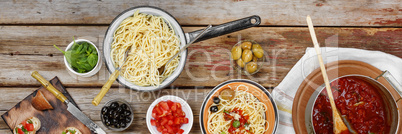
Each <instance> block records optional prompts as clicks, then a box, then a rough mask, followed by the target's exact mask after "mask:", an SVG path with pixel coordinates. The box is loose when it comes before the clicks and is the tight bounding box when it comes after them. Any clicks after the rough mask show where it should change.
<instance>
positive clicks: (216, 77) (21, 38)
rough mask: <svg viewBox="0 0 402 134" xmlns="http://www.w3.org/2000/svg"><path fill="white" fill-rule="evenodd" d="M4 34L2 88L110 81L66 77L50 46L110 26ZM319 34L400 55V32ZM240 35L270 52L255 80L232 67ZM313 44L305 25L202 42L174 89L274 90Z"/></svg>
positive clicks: (97, 35)
mask: <svg viewBox="0 0 402 134" xmlns="http://www.w3.org/2000/svg"><path fill="white" fill-rule="evenodd" d="M199 28H200V27H185V28H184V30H185V31H187V32H188V31H193V30H197V29H199ZM1 30H2V31H4V32H0V63H2V64H0V86H32V85H35V86H38V85H39V83H38V82H36V80H34V79H33V78H31V76H30V73H31V72H32V71H34V70H37V71H39V72H40V73H41V74H42V75H43V76H45V78H47V79H51V78H52V77H54V76H59V78H60V79H61V81H62V82H63V84H64V85H65V86H80V87H82V86H97V87H100V86H102V85H103V84H104V82H105V81H106V79H107V78H108V74H109V73H108V72H107V71H106V69H105V67H104V66H103V68H102V69H101V71H100V72H99V73H98V74H97V75H95V76H94V77H92V78H78V79H77V78H76V77H74V76H72V75H70V74H69V73H68V71H67V70H66V68H65V66H64V62H63V57H62V55H61V53H60V52H59V51H57V50H56V49H55V48H54V47H53V46H52V45H53V44H57V45H58V46H59V47H61V48H62V49H63V48H65V46H66V45H67V44H68V43H69V42H70V41H72V36H75V37H78V38H87V39H90V40H92V41H94V42H95V44H98V46H99V44H102V41H103V36H104V35H103V33H104V32H105V30H106V27H98V26H94V27H92V26H88V27H80V26H78V27H76V26H4V27H2V29H1ZM316 31H317V35H318V40H319V42H320V43H321V45H322V46H331V47H348V48H359V49H367V50H378V51H383V52H386V53H390V54H393V55H396V56H398V57H402V36H400V35H402V29H400V28H316ZM238 35H242V39H252V40H255V41H257V42H259V43H260V44H261V45H262V46H263V49H264V50H265V51H266V52H267V53H268V61H267V62H266V63H265V66H264V67H263V68H262V69H261V70H260V72H259V73H257V74H255V75H254V76H253V77H248V76H240V75H238V74H236V73H234V71H233V69H232V68H231V65H230V61H229V56H230V55H229V54H230V49H231V47H232V46H233V45H234V44H235V43H236V42H237V40H238ZM311 46H312V45H311V37H310V35H309V33H308V30H307V28H302V27H292V28H289V27H274V28H272V27H257V28H250V29H247V30H243V31H240V32H235V33H232V34H228V35H225V36H220V37H217V38H213V39H209V40H206V41H202V42H199V43H196V44H193V45H192V46H190V47H189V50H190V51H189V57H188V60H187V63H186V68H185V70H184V71H183V72H182V74H181V75H180V76H179V78H178V79H177V80H176V82H174V83H173V84H172V86H176V87H177V86H208V87H211V86H216V85H217V84H219V83H221V82H223V81H226V80H229V79H234V78H243V79H252V80H254V81H257V82H259V83H261V84H262V85H263V86H266V87H274V86H276V85H277V84H279V83H280V81H281V80H282V79H283V78H284V77H285V75H286V74H287V72H288V71H289V70H290V69H291V68H292V67H293V65H294V64H295V63H296V62H297V61H298V60H299V59H300V57H302V56H303V54H304V51H305V49H306V48H307V47H311ZM22 63H23V64H22ZM114 86H118V84H116V83H115V84H114Z"/></svg>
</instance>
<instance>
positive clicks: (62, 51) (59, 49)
mask: <svg viewBox="0 0 402 134" xmlns="http://www.w3.org/2000/svg"><path fill="white" fill-rule="evenodd" d="M53 46H54V47H55V48H56V49H58V50H59V51H60V52H62V53H63V54H64V55H65V53H66V52H65V51H63V50H61V49H60V48H59V47H57V46H56V45H53Z"/></svg>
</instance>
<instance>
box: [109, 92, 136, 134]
mask: <svg viewBox="0 0 402 134" xmlns="http://www.w3.org/2000/svg"><path fill="white" fill-rule="evenodd" d="M132 111H133V110H132V109H131V106H130V104H129V103H128V102H127V101H125V100H123V99H113V100H110V101H108V102H106V103H105V105H104V106H103V107H102V110H101V120H102V123H103V125H105V126H106V127H107V128H108V129H110V130H113V131H123V130H126V129H127V128H128V127H129V126H130V125H131V123H132V122H133V119H134V115H133V112H132Z"/></svg>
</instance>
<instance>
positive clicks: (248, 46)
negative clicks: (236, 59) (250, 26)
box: [240, 41, 252, 49]
mask: <svg viewBox="0 0 402 134" xmlns="http://www.w3.org/2000/svg"><path fill="white" fill-rule="evenodd" d="M251 44H252V43H251V42H249V41H245V42H243V43H241V45H240V46H241V49H251Z"/></svg>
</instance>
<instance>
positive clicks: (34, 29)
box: [0, 0, 402, 134]
mask: <svg viewBox="0 0 402 134" xmlns="http://www.w3.org/2000/svg"><path fill="white" fill-rule="evenodd" d="M140 5H150V6H156V7H160V8H162V9H164V10H166V11H168V12H169V13H171V14H172V15H173V16H174V17H176V19H177V20H178V21H179V23H180V24H181V25H182V26H183V28H184V31H185V32H190V31H194V30H197V29H200V28H203V27H204V26H206V25H207V24H214V25H216V24H221V23H224V22H228V21H232V20H236V19H239V18H243V17H247V16H251V15H259V16H260V17H261V19H262V23H261V25H260V26H258V27H254V28H250V29H246V30H243V31H239V32H235V33H232V34H228V35H223V36H220V37H217V38H213V39H209V40H206V41H201V42H198V43H196V44H193V45H192V46H191V47H189V48H188V49H189V57H188V59H187V61H188V62H187V63H186V68H185V70H184V71H183V72H182V73H181V75H180V76H179V78H178V79H177V80H176V81H175V82H174V83H173V84H172V85H171V86H170V87H168V88H166V89H163V90H160V91H156V92H137V91H132V90H130V89H125V88H124V87H121V86H120V85H119V84H118V83H117V82H115V83H114V85H113V87H112V89H111V90H110V91H109V93H108V94H107V95H106V96H105V98H104V99H103V100H102V102H101V104H103V103H105V102H106V101H107V100H110V99H114V98H122V99H125V100H127V101H129V102H130V103H131V106H132V107H133V108H134V116H135V117H134V122H133V124H132V125H131V126H130V127H129V129H128V130H127V131H125V132H130V133H149V131H148V129H147V127H146V123H145V114H146V110H147V109H148V106H149V105H150V104H151V103H152V102H153V100H155V99H157V98H158V97H160V96H162V95H166V94H172V95H177V96H180V97H182V98H184V99H186V100H187V102H188V103H189V104H190V106H191V108H192V110H193V112H194V125H193V128H192V130H191V133H197V134H198V133H201V131H200V126H199V123H198V122H199V120H198V118H199V110H200V105H201V103H202V101H203V99H204V96H205V95H206V94H207V93H208V92H209V91H210V90H211V89H212V88H213V87H214V86H216V85H217V84H219V83H221V82H223V81H226V80H230V79H237V78H239V79H240V78H241V79H251V80H254V81H257V82H258V83H260V84H262V85H263V86H265V87H266V88H267V89H269V90H270V91H271V90H272V89H273V88H274V87H275V86H276V85H278V84H279V83H280V82H281V80H282V79H283V78H284V77H285V75H286V74H287V73H288V71H289V70H290V69H291V68H292V67H293V65H294V64H295V63H296V62H297V61H298V60H299V59H300V58H301V57H302V56H303V54H304V51H305V49H306V48H307V47H312V46H313V45H312V42H311V39H310V35H309V33H308V29H307V27H306V21H305V17H306V16H307V15H311V16H312V20H313V22H314V24H315V26H316V32H317V37H318V41H319V43H321V47H324V46H327V47H328V46H330V47H347V48H359V49H366V50H377V51H383V52H386V53H389V54H392V55H395V56H398V57H401V58H402V8H401V5H402V3H401V2H400V0H382V1H372V0H357V1H350V0H337V1H326V0H305V1H283V2H280V1H267V0H244V1H243V0H218V1H217V0H205V1H194V0H190V1H188V0H175V1H158V0H146V1H139V0H136V1H131V0H124V1H112V0H97V1H95V0H92V1H81V0H76V1H71V2H59V1H52V0H37V1H28V0H23V1H16V0H13V1H6V2H0V114H3V113H4V112H5V111H7V110H8V109H10V108H12V107H13V106H14V105H15V104H16V103H17V102H19V101H20V100H22V99H23V98H24V97H25V96H27V95H28V94H30V93H32V91H34V90H35V89H37V88H38V87H39V86H40V84H39V83H38V82H37V81H36V80H35V79H33V78H32V77H31V76H30V74H31V72H32V71H34V70H37V71H39V73H40V74H42V75H43V76H44V77H45V78H46V79H48V80H50V79H51V78H53V77H54V76H58V77H59V78H60V79H61V81H62V82H63V85H64V86H66V87H67V90H68V91H69V92H70V94H71V95H72V96H73V98H74V100H75V101H76V102H77V103H78V106H79V107H80V108H81V109H82V110H83V112H84V113H85V114H87V115H88V116H89V117H90V118H91V119H93V120H94V121H95V122H96V123H98V124H99V125H100V126H101V127H102V128H105V127H104V126H103V125H101V121H100V116H99V114H100V109H101V106H93V105H92V104H91V100H92V99H93V97H94V96H95V95H96V94H97V93H98V92H99V90H100V88H101V87H102V85H103V84H104V83H105V81H106V79H107V78H108V76H109V72H108V71H107V70H106V69H105V66H104V65H103V67H102V69H101V70H100V72H99V73H98V74H97V75H95V76H93V77H91V78H85V79H83V78H77V77H74V76H73V75H70V74H69V73H68V71H67V70H66V67H65V65H64V62H63V55H62V54H61V53H60V52H59V51H57V50H56V49H55V48H54V47H53V45H58V46H59V47H61V48H62V49H64V48H65V47H66V46H67V44H68V43H70V42H71V41H72V38H73V36H74V37H75V38H85V39H89V40H91V41H93V42H95V44H97V45H98V46H101V44H102V42H103V37H104V34H105V32H106V29H107V27H108V25H109V23H110V22H111V21H112V20H113V18H114V17H116V16H117V15H118V14H119V13H121V12H122V11H124V10H125V9H128V8H130V7H134V6H140ZM239 35H241V38H242V39H252V40H255V41H257V42H259V43H260V44H261V45H262V46H263V49H264V50H265V51H266V52H268V55H269V59H268V62H267V63H266V64H265V66H264V67H263V68H262V69H261V70H260V72H258V73H257V74H255V75H253V77H248V76H241V75H238V74H236V73H234V71H233V69H232V68H231V67H230V62H229V56H230V55H229V54H230V53H229V52H230V49H231V47H232V45H234V44H235V43H236V42H237V41H238V37H239ZM195 78H197V79H196V80H195ZM104 130H106V129H104ZM278 131H280V130H278ZM107 132H108V133H109V132H110V133H116V132H111V131H110V130H107ZM0 133H10V130H9V128H8V127H7V125H6V124H5V123H4V121H3V120H0Z"/></svg>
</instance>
